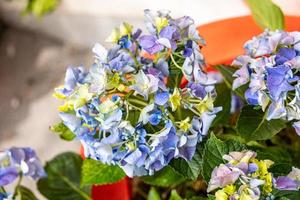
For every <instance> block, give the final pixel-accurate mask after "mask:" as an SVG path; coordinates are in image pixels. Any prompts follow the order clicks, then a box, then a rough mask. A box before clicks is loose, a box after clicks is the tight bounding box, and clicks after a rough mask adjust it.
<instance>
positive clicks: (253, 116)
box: [236, 106, 286, 141]
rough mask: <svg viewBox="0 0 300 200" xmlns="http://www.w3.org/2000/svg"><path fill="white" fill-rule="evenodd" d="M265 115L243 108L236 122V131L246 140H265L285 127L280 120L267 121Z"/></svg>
mask: <svg viewBox="0 0 300 200" xmlns="http://www.w3.org/2000/svg"><path fill="white" fill-rule="evenodd" d="M265 115H266V113H263V112H262V111H261V110H255V109H253V107H252V106H245V107H243V109H242V112H241V114H240V116H239V119H238V121H237V127H236V128H237V131H238V133H239V134H240V135H241V136H242V137H243V138H245V139H246V140H248V141H249V140H267V139H270V138H272V137H273V136H274V135H276V134H277V133H279V132H280V131H281V130H282V129H284V128H285V127H286V124H285V122H284V121H282V120H280V119H276V120H271V121H268V120H267V119H266V116H265Z"/></svg>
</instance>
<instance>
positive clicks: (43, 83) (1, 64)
mask: <svg viewBox="0 0 300 200" xmlns="http://www.w3.org/2000/svg"><path fill="white" fill-rule="evenodd" d="M1 30H2V31H1ZM90 58H92V54H91V53H90V51H88V50H78V49H73V48H71V47H68V46H66V45H64V44H63V43H61V42H58V41H55V40H53V39H50V38H48V37H46V36H43V35H40V34H37V33H32V32H28V31H24V30H16V29H12V28H5V29H3V28H1V26H0V149H3V148H8V147H10V146H31V147H33V148H35V149H36V150H37V152H38V154H39V156H40V157H41V159H42V161H43V162H45V161H46V160H48V159H50V158H52V157H53V156H55V155H56V154H58V153H59V152H63V151H68V150H71V151H77V149H78V143H77V142H65V141H61V140H60V139H59V138H58V137H57V136H56V135H55V134H53V133H51V132H50V131H49V125H51V124H53V123H55V122H57V121H58V118H57V111H56V107H57V105H59V102H58V101H57V100H56V99H54V98H53V97H52V91H53V88H54V87H55V86H57V85H59V84H60V83H62V81H63V76H64V71H65V69H66V67H67V66H68V65H72V64H73V65H78V64H88V63H91V60H92V59H90ZM27 184H28V183H27ZM29 186H30V187H32V188H34V184H33V183H29Z"/></svg>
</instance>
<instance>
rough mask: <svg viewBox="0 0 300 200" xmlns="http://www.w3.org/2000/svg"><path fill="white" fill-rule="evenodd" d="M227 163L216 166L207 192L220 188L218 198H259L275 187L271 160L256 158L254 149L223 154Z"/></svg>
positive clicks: (255, 199) (234, 199) (225, 199)
mask: <svg viewBox="0 0 300 200" xmlns="http://www.w3.org/2000/svg"><path fill="white" fill-rule="evenodd" d="M223 159H224V160H227V161H228V163H227V164H221V165H220V166H217V167H215V169H214V170H213V172H212V174H211V179H210V181H209V185H208V188H207V192H211V191H213V190H216V189H218V188H222V189H219V190H218V191H216V193H215V196H216V200H229V199H230V200H246V199H252V200H259V199H261V197H262V196H270V194H271V192H272V189H273V177H272V174H271V173H270V172H268V168H269V167H270V166H271V165H272V164H273V162H272V161H270V160H258V159H256V153H255V152H253V151H242V152H230V153H229V154H228V155H224V156H223Z"/></svg>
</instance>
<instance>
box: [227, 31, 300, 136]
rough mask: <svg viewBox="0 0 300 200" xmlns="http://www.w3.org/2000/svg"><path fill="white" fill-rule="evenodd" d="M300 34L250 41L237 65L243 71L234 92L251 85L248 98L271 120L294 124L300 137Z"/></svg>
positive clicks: (267, 35) (265, 35)
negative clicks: (243, 86)
mask: <svg viewBox="0 0 300 200" xmlns="http://www.w3.org/2000/svg"><path fill="white" fill-rule="evenodd" d="M299 42H300V33H299V32H284V31H274V32H270V31H265V32H264V33H262V34H261V35H259V36H257V37H254V38H253V39H252V40H250V41H248V42H246V44H245V46H244V49H245V51H246V54H245V55H242V56H239V57H237V58H236V59H235V61H234V62H233V65H235V66H238V67H239V69H238V70H237V71H236V72H235V73H234V77H236V79H235V80H234V82H233V89H236V88H238V87H240V86H242V85H245V84H249V85H248V89H247V90H246V92H245V98H246V100H247V102H248V104H250V105H254V106H259V107H261V109H262V110H263V111H265V110H266V112H267V119H268V120H271V119H283V120H287V121H292V122H293V126H294V128H295V130H296V132H297V133H298V135H300V130H299V120H300V115H299V109H300V96H299V85H300V72H299V69H300V48H299Z"/></svg>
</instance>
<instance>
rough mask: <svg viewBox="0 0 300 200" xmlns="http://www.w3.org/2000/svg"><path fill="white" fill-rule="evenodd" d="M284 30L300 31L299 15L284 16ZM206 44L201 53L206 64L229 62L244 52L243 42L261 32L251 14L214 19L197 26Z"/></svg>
mask: <svg viewBox="0 0 300 200" xmlns="http://www.w3.org/2000/svg"><path fill="white" fill-rule="evenodd" d="M285 25H286V28H285V30H286V31H300V16H285ZM198 31H199V33H200V35H201V36H202V37H203V38H204V39H205V41H206V45H207V46H205V47H203V49H202V53H203V55H204V57H205V60H206V62H207V64H208V65H210V66H212V65H217V64H230V63H231V61H232V60H233V59H234V58H235V57H236V56H238V55H241V54H243V53H244V50H243V45H244V43H245V42H246V41H247V40H249V39H251V38H252V37H253V36H255V35H258V34H260V33H261V32H262V30H261V28H259V27H258V26H257V25H256V24H255V22H254V20H253V18H252V16H243V17H236V18H229V19H225V20H220V21H216V22H213V23H209V24H205V25H201V26H199V27H198Z"/></svg>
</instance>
